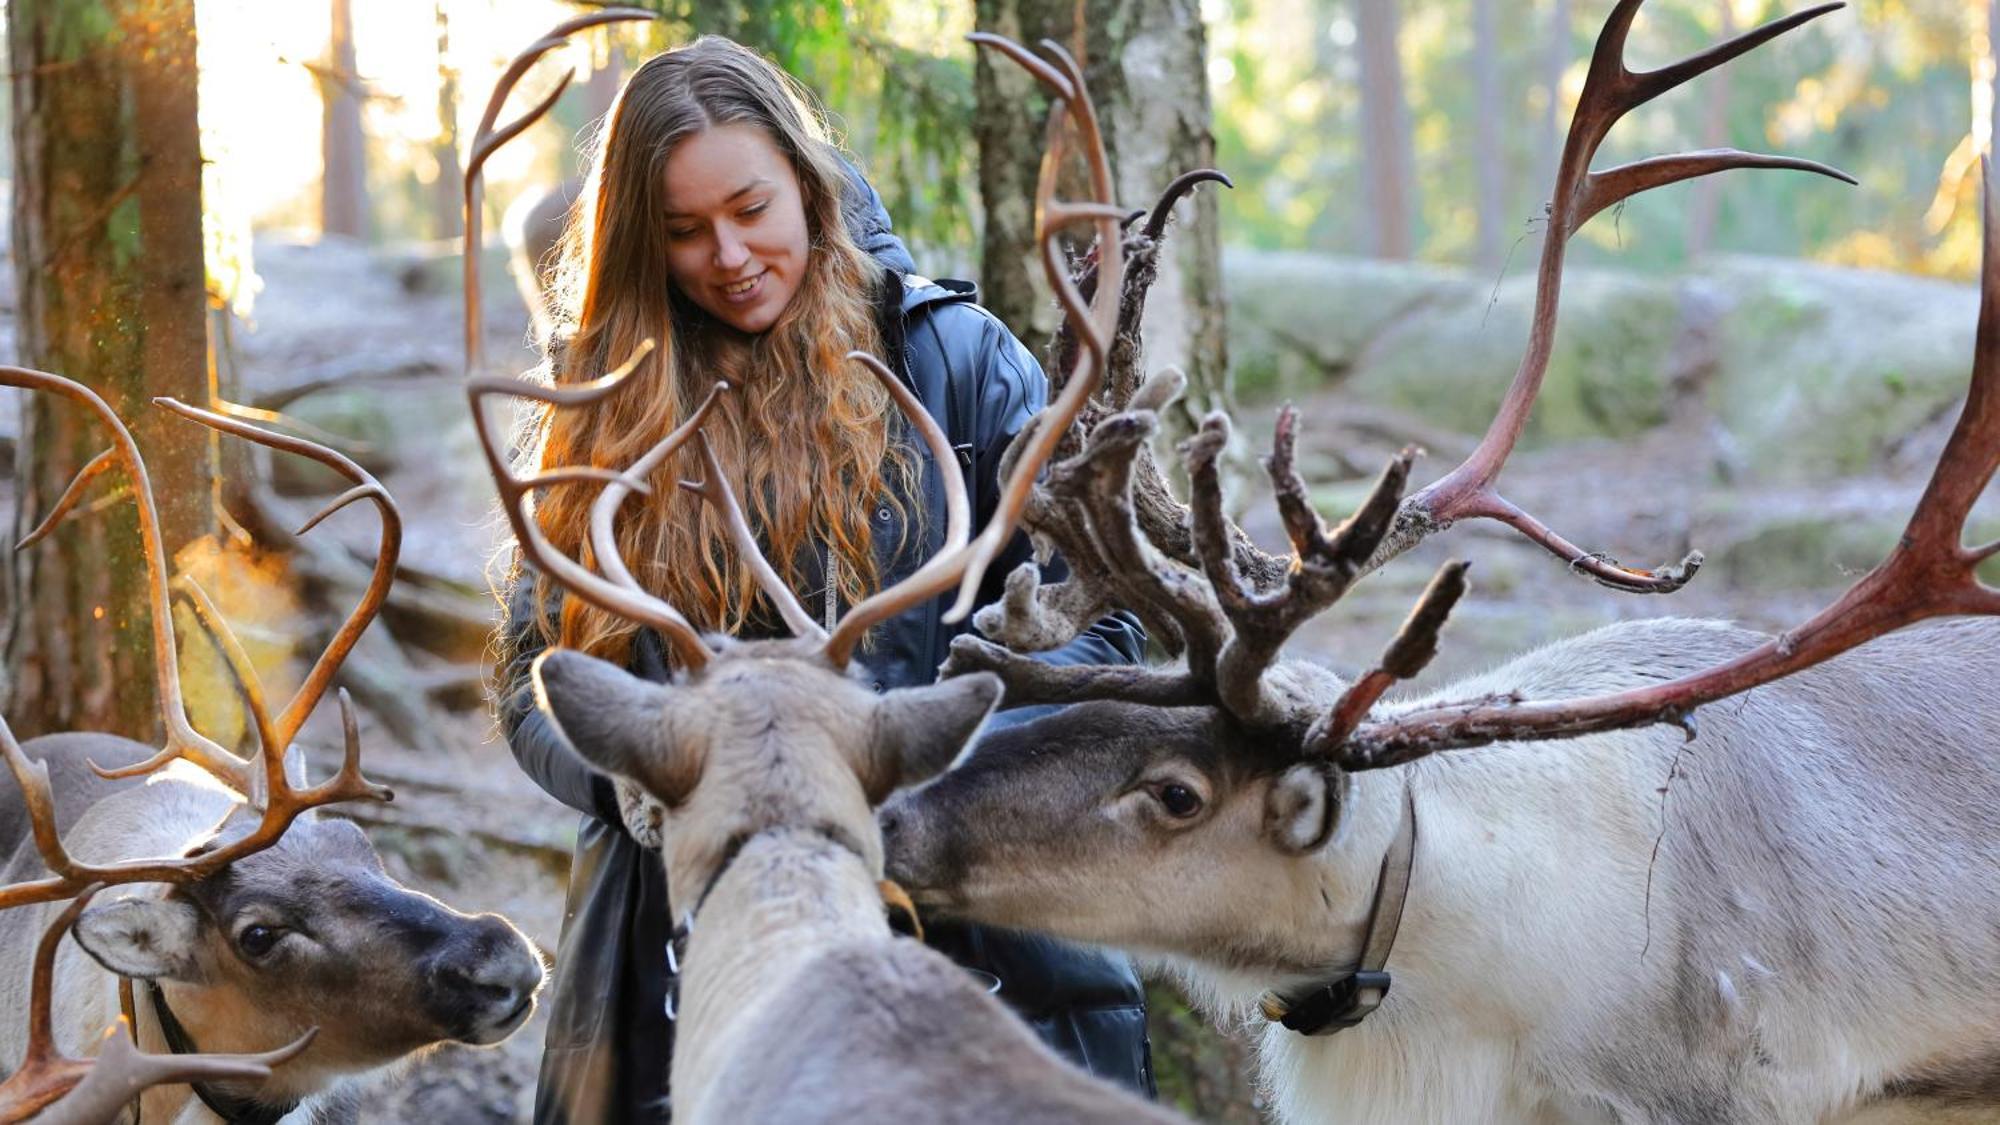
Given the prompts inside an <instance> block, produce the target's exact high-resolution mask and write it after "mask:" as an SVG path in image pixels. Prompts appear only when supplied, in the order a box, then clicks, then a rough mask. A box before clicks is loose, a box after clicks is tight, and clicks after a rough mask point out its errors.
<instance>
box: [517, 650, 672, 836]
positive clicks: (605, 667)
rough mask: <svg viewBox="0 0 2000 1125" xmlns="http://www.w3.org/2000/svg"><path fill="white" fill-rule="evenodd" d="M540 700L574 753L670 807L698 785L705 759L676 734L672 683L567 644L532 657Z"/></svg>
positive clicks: (538, 702) (537, 694)
mask: <svg viewBox="0 0 2000 1125" xmlns="http://www.w3.org/2000/svg"><path fill="white" fill-rule="evenodd" d="M532 674H533V676H534V681H535V705H536V706H537V707H540V708H541V710H542V713H543V714H545V715H547V716H548V717H549V719H550V721H551V722H553V723H555V725H556V729H558V730H559V731H561V732H562V736H563V738H565V739H567V740H568V742H569V744H570V748H571V749H573V750H575V751H576V753H577V756H578V757H580V758H582V759H583V760H584V761H586V762H589V763H590V764H591V765H593V766H596V767H597V768H598V769H600V770H603V771H604V772H605V773H611V774H617V775H619V776H621V777H629V778H631V779H632V780H633V781H636V782H638V783H639V784H640V785H641V786H643V787H645V788H646V789H647V790H648V791H650V792H651V793H652V794H653V795H654V796H655V797H658V798H659V799H660V800H662V801H664V802H666V803H667V804H669V805H673V804H678V803H679V802H680V800H681V799H682V798H683V797H685V796H687V793H688V791H689V790H691V789H693V788H694V781H695V779H696V778H698V777H699V776H700V772H701V770H700V763H699V761H697V760H694V758H693V755H692V751H691V750H690V748H687V747H683V746H682V745H680V740H678V739H676V738H675V737H674V731H673V724H672V722H671V721H670V720H671V718H672V710H673V708H672V704H673V702H674V689H673V688H671V687H668V686H666V685H663V684H656V683H652V682H651V681H648V680H643V679H640V678H639V677H637V676H634V675H633V674H632V673H630V672H627V671H626V670H625V669H623V668H620V667H618V666H617V665H615V664H611V663H609V662H607V661H603V660H599V659H597V658H596V657H594V656H585V655H584V654H583V653H580V652H572V651H570V650H568V649H550V650H549V651H547V652H544V653H542V655H540V656H539V657H536V658H535V666H534V669H533V673H532Z"/></svg>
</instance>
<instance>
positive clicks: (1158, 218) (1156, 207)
mask: <svg viewBox="0 0 2000 1125" xmlns="http://www.w3.org/2000/svg"><path fill="white" fill-rule="evenodd" d="M1201 184H1221V185H1222V186H1223V187H1226V188H1231V189H1234V188H1235V187H1236V181H1235V180H1232V179H1230V178H1229V176H1228V175H1227V174H1225V173H1223V172H1221V171H1219V170H1217V169H1214V168H1197V169H1195V170H1194V171H1192V172H1182V173H1181V174H1180V175H1178V176H1176V177H1174V182H1173V183H1170V184H1168V185H1167V190H1165V191H1163V192H1161V193H1160V200H1159V202H1157V203H1155V204H1153V213H1152V215H1151V217H1149V218H1148V219H1147V220H1146V226H1145V228H1144V229H1143V231H1142V233H1143V234H1145V236H1146V237H1147V238H1151V239H1156V240H1157V239H1158V238H1159V237H1160V236H1161V235H1163V234H1165V233H1166V232H1167V220H1168V219H1169V218H1171V217H1172V216H1173V213H1174V206H1175V205H1176V204H1178V203H1179V202H1180V201H1181V197H1182V196H1184V195H1186V194H1187V193H1188V192H1191V191H1193V190H1194V189H1195V188H1196V187H1198V186H1200V185H1201Z"/></svg>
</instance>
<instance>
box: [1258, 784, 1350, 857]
mask: <svg viewBox="0 0 2000 1125" xmlns="http://www.w3.org/2000/svg"><path fill="white" fill-rule="evenodd" d="M1348 785H1349V782H1348V778H1347V774H1346V773H1344V772H1342V771H1340V770H1337V769H1334V768H1333V767H1332V766H1329V765H1325V764H1322V763H1319V762H1301V763H1299V764H1298V765H1295V766H1293V767H1291V768H1290V769H1287V770H1286V771H1285V772H1284V773H1282V774H1279V775H1278V779H1277V780H1276V781H1273V782H1272V783H1271V789H1270V792H1268V793H1266V794H1265V795H1264V834H1265V835H1266V836H1268V837H1270V840H1271V843H1273V844H1274V845H1276V846H1277V847H1278V849H1279V850H1281V851H1283V852H1286V853H1288V854H1290V855H1305V854H1306V853H1308V852H1315V851H1318V850H1319V849H1321V848H1323V847H1325V846H1326V844H1327V841H1329V840H1331V839H1333V836H1334V831H1335V829H1337V828H1338V827H1339V826H1340V824H1341V822H1342V821H1343V819H1344V818H1343V817H1342V816H1341V812H1342V810H1343V809H1344V808H1345V807H1346V805H1347V789H1348Z"/></svg>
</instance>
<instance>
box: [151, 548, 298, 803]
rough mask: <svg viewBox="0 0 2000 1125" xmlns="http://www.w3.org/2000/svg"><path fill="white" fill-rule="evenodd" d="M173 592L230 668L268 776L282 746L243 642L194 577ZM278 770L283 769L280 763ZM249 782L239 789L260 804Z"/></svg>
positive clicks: (186, 577)
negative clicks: (273, 756)
mask: <svg viewBox="0 0 2000 1125" xmlns="http://www.w3.org/2000/svg"><path fill="white" fill-rule="evenodd" d="M173 592H174V593H177V594H179V595H181V596H182V597H184V598H186V599H187V602H188V605H189V606H191V607H192V608H193V609H194V616H195V620H196V621H198V622H200V624H201V627H202V628H203V629H205V630H206V631H207V632H208V636H209V639H210V640H212V641H214V642H215V647H216V650H217V651H219V652H221V653H222V659H223V661H224V662H225V663H227V664H228V665H229V671H230V674H231V675H233V676H234V677H235V678H236V690H237V691H239V692H241V693H242V695H243V704H244V706H245V707H247V708H249V710H250V722H251V725H252V726H253V727H254V728H255V729H256V731H257V745H258V747H259V749H260V751H261V753H263V755H264V769H265V771H266V772H268V771H269V770H270V768H271V757H270V754H271V747H272V746H273V745H276V746H277V747H278V752H279V753H280V754H281V755H282V754H283V752H284V745H285V744H284V743H283V742H282V741H281V740H279V738H278V732H277V728H276V727H274V726H272V724H271V712H270V710H269V709H268V708H267V707H266V706H265V703H264V684H263V681H262V680H260V679H259V678H258V676H257V668H256V666H255V665H254V664H252V663H251V661H250V654H249V653H247V652H245V651H243V642H242V641H241V640H239V639H238V638H237V636H236V630H234V629H231V628H230V627H229V622H228V620H227V619H225V618H224V617H223V616H222V612H221V611H220V610H218V609H217V608H216V607H215V603H214V602H213V601H211V600H210V599H209V596H208V591H206V590H204V589H202V588H201V583H199V582H196V581H195V580H194V576H193V575H191V574H182V575H180V576H178V577H176V578H175V579H174V584H173ZM279 768H280V769H283V763H282V760H280V762H279ZM250 780H251V779H250V778H245V779H244V783H243V784H242V785H239V788H240V789H241V790H242V792H243V795H244V796H246V797H249V798H251V799H252V800H253V801H261V800H263V797H264V795H263V794H262V793H259V792H253V791H252V790H253V789H254V788H256V787H255V786H252V785H250V784H249V782H250Z"/></svg>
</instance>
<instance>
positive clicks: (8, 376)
mask: <svg viewBox="0 0 2000 1125" xmlns="http://www.w3.org/2000/svg"><path fill="white" fill-rule="evenodd" d="M0 385H5V386H9V387H21V388H24V389H27V390H35V391H48V392H50V393H52V394H57V395H61V396H62V397H64V398H67V399H71V400H73V401H75V402H79V403H82V404H83V406H84V407H85V408H86V409H88V410H89V411H90V412H91V413H93V414H95V415H97V418H98V420H99V421H100V422H103V423H104V426H105V428H106V429H108V430H110V431H111V448H110V449H107V450H105V451H104V452H103V453H100V454H98V455H97V456H96V457H93V458H91V460H90V461H89V463H87V464H86V465H84V467H83V468H82V469H81V470H80V471H79V472H78V473H77V475H76V479H74V480H72V481H71V482H70V484H69V486H68V487H67V488H65V489H64V490H63V493H62V496H61V497H60V498H59V499H57V501H56V503H55V506H54V507H53V508H52V509H51V510H50V512H49V514H48V515H47V516H46V517H44V518H43V520H42V522H41V524H40V525H39V526H37V527H36V528H35V529H34V530H33V531H31V532H29V533H28V534H27V536H25V537H24V538H23V539H22V540H21V543H20V546H23V547H26V546H32V545H34V544H35V543H37V542H39V541H41V540H42V539H43V538H44V537H46V536H47V535H48V534H49V532H50V531H51V530H53V529H54V528H55V526H56V525H57V524H59V523H61V522H62V520H63V519H64V518H65V517H66V516H68V515H69V514H70V513H71V512H72V511H73V510H74V509H75V507H76V504H77V501H78V500H79V499H81V498H82V496H83V493H84V489H85V488H86V486H87V485H88V483H89V482H90V481H91V480H92V479H93V478H95V477H96V476H98V475H99V474H100V473H102V472H104V471H105V470H107V469H109V468H110V467H111V466H112V465H113V464H114V463H115V464H117V465H118V466H120V467H121V468H123V469H124V470H125V475H126V477H127V478H128V479H130V481H131V482H132V500H133V503H134V504H135V505H136V506H137V508H138V512H139V542H140V550H141V554H142V555H143V557H144V559H145V565H146V596H147V600H148V602H149V608H150V610H151V613H152V623H153V675H154V679H155V686H156V690H157V691H158V693H159V697H160V717H161V719H162V720H164V722H165V725H166V731H167V741H166V745H165V747H164V748H162V749H161V751H160V753H159V754H158V755H156V756H154V757H153V758H150V759H148V761H147V763H146V767H147V768H148V769H157V768H158V767H160V766H162V765H165V764H166V763H167V762H170V761H172V760H173V759H175V758H186V759H188V760H189V761H191V762H193V763H194V764H195V765H198V766H200V767H201V768H203V769H205V770H208V771H209V772H210V773H213V774H215V775H216V776H217V777H221V778H225V779H239V778H241V777H242V776H243V775H244V771H245V770H246V769H247V763H245V762H244V761H243V759H241V758H239V757H237V756H236V755H234V754H232V753H230V752H229V751H228V750H225V749H223V748H222V746H220V745H219V744H217V743H216V742H215V741H214V740H212V739H210V738H208V737H207V736H205V735H203V734H201V733H200V732H199V731H196V730H195V729H194V727H193V726H192V725H190V724H189V722H188V717H187V705H186V704H185V703H184V702H183V701H182V699H181V678H180V653H179V650H178V649H177V648H176V646H175V642H174V626H173V616H172V614H170V613H169V612H168V609H167V556H166V548H165V546H164V544H163V542H162V540H161V538H160V517H159V512H158V510H157V509H156V508H155V507H154V505H153V484H152V480H151V479H150V478H149V477H148V476H147V474H146V463H145V462H144V461H142V460H141V459H140V457H139V446H138V444H137V443H136V442H134V441H133V440H132V434H131V431H129V430H127V429H126V428H125V423H123V422H121V421H120V420H119V418H118V415H117V414H116V413H115V412H113V411H112V409H111V407H110V406H109V405H108V404H106V403H105V401H104V400H103V399H102V398H100V397H98V394H97V392H96V391H93V390H91V389H90V388H89V387H86V386H84V385H83V384H81V383H78V382H76V381H75V380H72V379H66V378H64V377H63V376H61V375H54V374H51V373H49V372H47V371H36V370H34V369H32V368H27V367H6V366H0Z"/></svg>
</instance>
